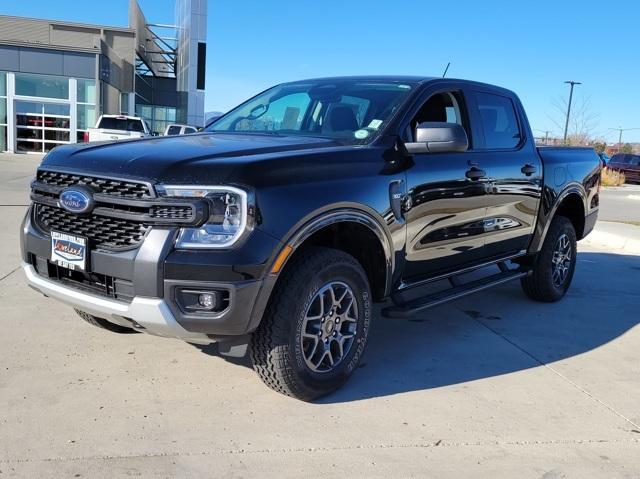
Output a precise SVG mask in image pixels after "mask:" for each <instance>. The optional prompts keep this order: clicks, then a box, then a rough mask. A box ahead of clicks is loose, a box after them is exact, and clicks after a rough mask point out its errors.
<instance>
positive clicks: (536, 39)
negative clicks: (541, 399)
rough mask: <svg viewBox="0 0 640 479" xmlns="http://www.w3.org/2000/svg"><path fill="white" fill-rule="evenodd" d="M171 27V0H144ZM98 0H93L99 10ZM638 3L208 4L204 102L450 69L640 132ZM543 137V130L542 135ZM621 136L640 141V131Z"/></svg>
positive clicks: (60, 13)
mask: <svg viewBox="0 0 640 479" xmlns="http://www.w3.org/2000/svg"><path fill="white" fill-rule="evenodd" d="M140 4H141V6H142V9H143V10H144V11H145V14H146V15H147V19H148V20H149V21H151V22H155V23H172V22H173V16H174V1H173V0H140ZM88 5H91V7H89V6H88ZM127 8H128V0H109V1H102V2H88V1H84V2H78V1H77V0H55V1H51V0H20V1H16V0H0V14H7V15H19V16H30V17H40V18H55V19H60V20H68V21H79V22H88V23H101V24H107V25H117V26H126V25H127V21H128V20H127V19H128V16H127ZM639 18H640V2H638V1H634V0H611V1H609V2H606V3H603V2H601V1H595V0H583V1H578V0H567V1H564V2H563V1H558V0H554V1H548V0H537V1H535V2H526V1H517V0H508V1H493V0H486V1H481V0H475V1H473V0H469V1H467V0H457V1H451V2H435V1H433V0H431V1H429V0H420V1H413V2H411V1H406V2H391V1H389V0H368V1H362V0H341V1H336V0H323V1H322V2H311V1H308V0H268V1H265V0H245V1H241V0H236V1H232V0H224V1H223V0H209V20H208V45H207V91H206V100H205V109H206V110H207V111H211V110H226V109H228V108H230V107H232V106H234V105H235V104H237V103H239V102H240V101H242V100H243V99H246V98H247V97H249V96H251V95H253V94H255V93H257V92H259V91H261V90H263V89H265V88H267V87H268V86H270V85H272V84H275V83H278V82H282V81H288V80H295V79H301V78H309V77H317V76H330V75H350V74H416V75H441V74H442V71H443V69H444V67H445V66H446V64H447V62H449V61H450V62H451V67H450V69H449V73H448V76H451V77H456V78H466V79H473V80H478V81H484V82H488V83H495V84H498V85H501V86H504V87H507V88H510V89H512V90H514V91H516V93H518V95H519V96H520V98H521V99H522V101H523V103H524V105H525V108H526V109H527V112H528V114H529V118H530V121H531V123H532V127H533V128H536V129H540V130H552V132H555V133H556V134H560V133H561V132H560V131H559V128H558V127H556V125H555V124H554V122H553V121H552V118H553V119H555V120H556V122H558V123H562V122H563V117H562V114H561V113H560V112H559V111H557V108H556V107H554V102H558V100H559V99H561V98H563V97H565V98H566V97H567V96H568V87H567V85H565V84H564V83H563V82H564V81H565V80H577V81H581V82H582V83H583V85H580V86H578V87H576V93H575V96H574V99H575V100H576V104H577V105H581V104H582V102H583V101H585V99H589V100H590V104H591V106H590V111H591V114H592V115H593V116H596V117H597V118H596V119H595V121H594V123H595V128H594V132H595V133H596V134H598V136H601V137H604V138H606V139H607V140H610V141H612V140H616V141H617V135H618V134H617V133H616V132H612V131H609V130H608V128H612V127H623V128H631V127H638V128H640V36H639V35H638V19H639ZM536 134H541V133H540V132H536ZM623 140H627V141H640V130H636V131H628V132H625V133H624V137H623Z"/></svg>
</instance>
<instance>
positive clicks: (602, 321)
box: [318, 252, 640, 403]
mask: <svg viewBox="0 0 640 479" xmlns="http://www.w3.org/2000/svg"><path fill="white" fill-rule="evenodd" d="M639 295H640V256H626V255H616V254H608V253H591V252H585V253H580V254H579V255H578V265H577V269H576V273H575V276H574V282H573V284H572V286H571V289H570V290H569V292H568V294H567V296H566V297H565V298H563V299H562V300H561V301H559V302H557V303H553V304H546V303H537V302H534V301H531V300H530V299H529V298H527V297H526V296H525V295H524V293H522V291H521V289H520V285H519V283H517V282H516V283H511V284H508V285H505V286H503V287H499V288H496V289H493V290H488V291H486V292H484V293H479V294H476V295H475V296H469V297H467V298H465V299H463V300H460V301H456V302H453V303H449V304H448V305H443V306H440V307H438V308H434V309H431V310H428V311H426V312H425V313H423V314H421V315H419V316H417V317H415V318H413V319H412V320H409V321H407V320H393V319H386V318H381V317H380V316H379V315H377V317H376V320H377V321H376V323H377V324H375V325H374V327H373V328H372V331H371V336H370V342H369V344H368V346H367V351H366V352H365V356H364V358H363V360H362V362H361V369H360V370H359V371H356V372H355V374H354V375H353V377H352V378H351V379H350V380H349V381H348V382H347V384H345V386H344V387H343V388H342V389H340V390H339V391H337V392H336V393H334V394H332V395H330V396H328V397H326V398H323V399H320V400H319V401H318V402H319V403H339V402H347V401H354V400H361V399H367V398H373V397H380V396H388V395H393V394H401V393H407V392H410V391H416V390H423V389H431V388H438V387H442V386H448V385H453V384H459V383H464V382H468V381H475V380H480V379H483V378H489V377H493V376H498V375H502V374H509V373H514V372H517V371H522V370H525V369H529V368H535V367H540V366H541V365H542V364H547V363H552V362H555V361H559V360H562V359H566V358H570V357H573V356H576V355H579V354H583V353H586V352H588V351H591V350H593V349H596V348H598V347H600V346H602V345H604V344H606V343H608V342H610V341H612V340H615V339H616V338H617V337H619V336H620V335H622V334H624V333H625V332H626V331H628V330H629V329H631V328H633V327H634V326H635V325H637V324H638V323H640V314H638V309H637V307H638V304H637V301H638V297H639Z"/></svg>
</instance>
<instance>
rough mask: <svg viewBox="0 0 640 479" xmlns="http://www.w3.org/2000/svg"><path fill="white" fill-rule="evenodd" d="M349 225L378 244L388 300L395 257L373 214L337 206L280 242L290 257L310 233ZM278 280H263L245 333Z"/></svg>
mask: <svg viewBox="0 0 640 479" xmlns="http://www.w3.org/2000/svg"><path fill="white" fill-rule="evenodd" d="M349 222H351V223H358V224H361V225H364V226H366V227H367V228H369V229H370V230H371V231H372V232H373V233H374V234H375V235H376V237H377V238H378V240H379V241H380V244H381V246H382V250H383V252H384V255H385V266H386V275H385V288H384V291H385V296H388V295H389V294H390V293H391V287H392V282H393V272H394V270H395V254H394V250H393V241H392V240H391V234H390V233H389V231H388V230H387V228H385V227H384V226H383V225H382V224H381V221H379V220H378V219H376V216H374V213H370V212H367V211H365V210H363V209H360V208H355V207H353V206H340V207H337V208H334V209H330V210H325V211H322V212H314V213H312V214H310V215H308V216H307V217H306V218H304V219H303V220H302V221H300V222H298V223H297V224H296V225H295V226H294V227H293V228H292V229H291V231H290V232H289V233H288V234H287V235H286V236H285V237H284V239H283V240H282V242H281V244H282V247H285V246H290V247H291V248H292V251H291V253H293V252H295V251H296V250H297V249H298V248H299V247H300V246H301V245H302V244H303V243H304V241H305V240H306V239H308V238H309V237H311V235H313V234H314V233H316V232H318V231H320V230H321V229H322V228H324V227H326V226H329V225H332V224H337V223H349ZM281 250H282V248H278V251H276V252H275V253H274V255H273V256H272V258H271V259H270V261H269V263H268V265H269V267H268V270H267V271H271V268H272V266H273V263H274V262H275V261H276V258H277V257H278V255H279V253H280V251H281ZM291 253H290V254H289V255H288V256H287V258H286V260H285V262H284V264H283V265H282V267H283V268H284V267H286V265H287V263H288V261H289V259H290V258H291V256H292V254H291ZM278 277H279V275H278V274H272V273H267V274H266V276H265V278H264V280H263V285H262V288H261V289H260V292H259V293H258V297H257V298H256V302H255V304H254V307H253V310H252V312H251V319H250V321H249V325H248V327H247V332H248V333H250V332H252V331H254V330H255V329H256V328H257V327H258V325H259V324H260V321H261V320H262V316H263V315H264V311H265V309H266V308H267V305H268V302H269V298H270V297H271V294H272V293H273V290H274V288H275V285H276V281H277V279H278Z"/></svg>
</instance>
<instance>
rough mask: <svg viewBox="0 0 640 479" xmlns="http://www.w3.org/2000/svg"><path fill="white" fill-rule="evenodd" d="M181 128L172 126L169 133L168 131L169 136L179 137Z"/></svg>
mask: <svg viewBox="0 0 640 479" xmlns="http://www.w3.org/2000/svg"><path fill="white" fill-rule="evenodd" d="M179 134H180V127H179V126H175V125H174V126H170V127H169V131H167V135H179Z"/></svg>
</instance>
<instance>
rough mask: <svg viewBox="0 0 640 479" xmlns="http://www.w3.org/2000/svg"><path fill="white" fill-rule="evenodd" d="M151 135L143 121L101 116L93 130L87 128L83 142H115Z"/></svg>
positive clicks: (137, 118) (125, 117) (132, 117)
mask: <svg viewBox="0 0 640 479" xmlns="http://www.w3.org/2000/svg"><path fill="white" fill-rule="evenodd" d="M147 136H152V135H151V130H150V129H149V127H148V126H147V123H146V122H145V121H144V119H142V118H140V117H137V116H126V115H102V116H100V118H98V122H97V123H96V126H95V128H88V129H87V131H86V132H85V134H84V141H85V143H87V142H93V141H117V140H130V139H134V138H144V137H147Z"/></svg>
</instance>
